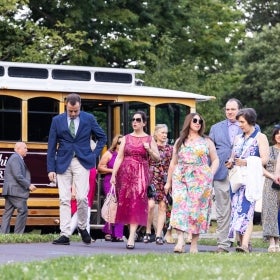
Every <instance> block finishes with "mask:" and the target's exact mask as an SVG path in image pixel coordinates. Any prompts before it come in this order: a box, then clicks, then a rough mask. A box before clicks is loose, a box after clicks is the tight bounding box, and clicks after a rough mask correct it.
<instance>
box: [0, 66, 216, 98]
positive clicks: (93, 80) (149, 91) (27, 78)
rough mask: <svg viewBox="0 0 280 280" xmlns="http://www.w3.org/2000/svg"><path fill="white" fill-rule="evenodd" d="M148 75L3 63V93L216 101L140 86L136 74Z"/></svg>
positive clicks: (0, 86)
mask: <svg viewBox="0 0 280 280" xmlns="http://www.w3.org/2000/svg"><path fill="white" fill-rule="evenodd" d="M143 73H144V71H142V70H137V69H121V68H108V67H88V66H71V65H54V64H38V63H21V62H5V61H0V90H1V89H10V90H32V91H56V92H57V91H62V92H76V93H89V94H90V93H92V94H103V95H123V96H126V95H130V96H133V95H135V96H151V97H166V98H168V97H170V98H182V99H185V98H188V99H194V100H196V101H207V100H211V99H214V97H213V96H206V95H201V94H195V93H190V92H185V91H178V90H170V89H164V88H156V87H148V86H139V85H136V82H137V81H138V80H137V78H136V77H135V75H136V74H143Z"/></svg>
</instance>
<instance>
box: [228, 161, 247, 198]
mask: <svg viewBox="0 0 280 280" xmlns="http://www.w3.org/2000/svg"><path fill="white" fill-rule="evenodd" d="M228 175H229V182H230V187H231V191H232V192H233V193H236V192H237V191H238V190H239V188H240V187H241V186H242V185H244V177H245V175H246V167H241V166H236V165H235V166H234V167H233V168H232V169H230V170H229V174H228Z"/></svg>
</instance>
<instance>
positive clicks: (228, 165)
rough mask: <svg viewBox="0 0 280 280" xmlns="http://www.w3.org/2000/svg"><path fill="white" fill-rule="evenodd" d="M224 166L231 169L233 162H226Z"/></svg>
mask: <svg viewBox="0 0 280 280" xmlns="http://www.w3.org/2000/svg"><path fill="white" fill-rule="evenodd" d="M225 166H226V168H228V169H231V168H232V167H233V162H232V161H231V160H228V161H226V162H225Z"/></svg>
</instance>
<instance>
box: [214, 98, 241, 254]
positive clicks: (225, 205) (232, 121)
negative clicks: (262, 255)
mask: <svg viewBox="0 0 280 280" xmlns="http://www.w3.org/2000/svg"><path fill="white" fill-rule="evenodd" d="M241 107H242V104H241V102H240V101H239V100H238V99H235V98H232V99H229V100H228V101H227V103H226V107H225V114H226V119H225V120H223V121H221V122H218V123H216V124H214V125H213V126H212V127H211V129H210V134H209V136H210V138H211V139H212V140H213V141H214V143H215V146H216V149H217V154H218V157H219V160H220V165H219V168H218V170H217V172H216V174H215V176H214V193H215V201H216V216H217V235H218V236H217V237H218V249H217V252H218V253H220V252H228V251H229V248H230V246H231V241H230V240H229V238H228V232H229V223H230V213H231V195H230V184H229V180H228V169H227V168H226V166H225V162H226V161H227V160H228V159H229V158H230V155H231V151H232V146H233V141H234V138H235V136H236V135H237V134H240V133H242V130H241V129H240V128H239V125H238V122H237V120H236V115H237V113H238V111H239V110H240V109H241Z"/></svg>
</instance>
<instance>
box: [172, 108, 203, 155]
mask: <svg viewBox="0 0 280 280" xmlns="http://www.w3.org/2000/svg"><path fill="white" fill-rule="evenodd" d="M195 116H198V117H199V118H200V119H201V120H202V121H203V122H202V124H201V126H200V129H199V131H198V134H199V135H200V136H204V131H205V121H204V119H203V118H202V116H201V115H200V114H198V113H190V114H188V115H186V117H185V121H184V124H183V128H182V130H181V131H180V136H179V138H178V141H177V144H176V151H177V152H178V151H179V148H180V147H181V145H182V144H183V143H184V142H185V140H186V139H187V138H188V136H189V133H190V126H191V122H192V120H193V118H194V117H195Z"/></svg>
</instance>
